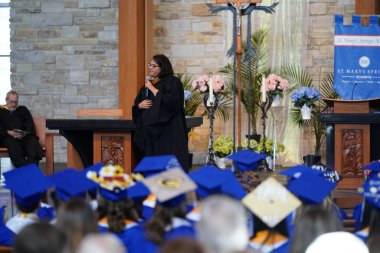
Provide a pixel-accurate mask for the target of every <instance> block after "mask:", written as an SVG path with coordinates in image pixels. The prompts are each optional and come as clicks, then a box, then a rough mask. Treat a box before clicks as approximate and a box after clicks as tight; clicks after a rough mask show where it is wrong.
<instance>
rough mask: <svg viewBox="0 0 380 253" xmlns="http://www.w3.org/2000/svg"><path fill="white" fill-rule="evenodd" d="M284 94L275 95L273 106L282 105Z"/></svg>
mask: <svg viewBox="0 0 380 253" xmlns="http://www.w3.org/2000/svg"><path fill="white" fill-rule="evenodd" d="M281 101H282V96H281V95H280V94H277V95H274V96H273V101H272V107H278V106H280V105H281Z"/></svg>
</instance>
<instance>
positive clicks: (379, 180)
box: [358, 174, 380, 208]
mask: <svg viewBox="0 0 380 253" xmlns="http://www.w3.org/2000/svg"><path fill="white" fill-rule="evenodd" d="M358 192H359V193H360V194H362V195H363V197H364V198H365V199H367V201H368V202H369V203H370V204H371V205H373V206H375V207H376V208H380V176H379V174H376V175H374V176H372V177H371V178H370V179H369V180H368V181H366V182H365V183H364V184H363V185H362V186H360V187H359V188H358Z"/></svg>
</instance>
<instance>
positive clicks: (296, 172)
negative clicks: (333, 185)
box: [278, 165, 323, 178]
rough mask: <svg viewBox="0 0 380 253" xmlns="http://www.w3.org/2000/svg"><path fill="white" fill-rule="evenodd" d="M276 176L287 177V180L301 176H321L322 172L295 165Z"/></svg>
mask: <svg viewBox="0 0 380 253" xmlns="http://www.w3.org/2000/svg"><path fill="white" fill-rule="evenodd" d="M278 174H281V175H284V176H288V177H289V178H299V177H300V176H301V175H302V174H313V175H322V174H323V171H320V170H315V169H313V168H311V167H308V166H304V165H296V166H294V167H291V168H289V169H286V170H282V171H280V172H278Z"/></svg>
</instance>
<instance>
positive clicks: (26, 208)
mask: <svg viewBox="0 0 380 253" xmlns="http://www.w3.org/2000/svg"><path fill="white" fill-rule="evenodd" d="M16 207H17V209H18V210H19V211H20V212H22V213H34V212H35V211H36V210H37V209H38V208H39V207H40V202H39V201H38V202H36V203H33V204H32V205H30V206H24V205H21V204H20V203H18V202H17V201H16Z"/></svg>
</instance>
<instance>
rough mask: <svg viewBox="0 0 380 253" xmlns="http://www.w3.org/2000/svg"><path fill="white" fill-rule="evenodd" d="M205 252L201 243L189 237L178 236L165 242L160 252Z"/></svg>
mask: <svg viewBox="0 0 380 253" xmlns="http://www.w3.org/2000/svg"><path fill="white" fill-rule="evenodd" d="M172 252H175V253H205V252H206V251H205V250H204V249H203V247H202V245H201V244H200V243H199V242H197V241H196V240H194V239H191V238H179V239H173V240H169V241H168V242H166V243H165V244H164V245H163V246H162V248H161V251H160V253H172Z"/></svg>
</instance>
